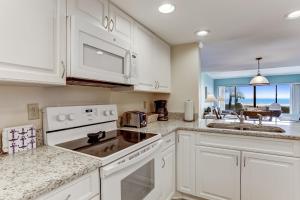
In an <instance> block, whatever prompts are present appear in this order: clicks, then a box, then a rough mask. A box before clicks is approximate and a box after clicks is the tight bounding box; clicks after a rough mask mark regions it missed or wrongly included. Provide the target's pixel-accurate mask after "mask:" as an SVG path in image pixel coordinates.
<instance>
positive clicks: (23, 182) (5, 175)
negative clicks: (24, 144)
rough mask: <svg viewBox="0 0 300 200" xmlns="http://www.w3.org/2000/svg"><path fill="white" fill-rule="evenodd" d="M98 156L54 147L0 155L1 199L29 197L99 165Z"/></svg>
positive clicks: (12, 199)
mask: <svg viewBox="0 0 300 200" xmlns="http://www.w3.org/2000/svg"><path fill="white" fill-rule="evenodd" d="M100 165H101V163H100V161H99V160H98V159H93V158H91V157H88V156H83V155H80V154H78V153H72V152H69V151H65V150H62V149H59V148H55V147H48V146H44V147H39V148H37V149H36V150H33V151H27V152H20V153H17V154H15V155H1V156H0V200H29V199H35V198H36V197H38V196H40V195H42V194H44V193H47V192H50V191H52V190H54V189H56V188H58V187H60V186H62V185H64V184H66V183H69V182H71V181H73V180H75V179H77V178H79V177H80V176H82V175H84V174H87V173H89V172H91V171H93V170H96V169H97V168H98V167H100Z"/></svg>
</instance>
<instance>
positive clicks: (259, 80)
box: [250, 57, 270, 86]
mask: <svg viewBox="0 0 300 200" xmlns="http://www.w3.org/2000/svg"><path fill="white" fill-rule="evenodd" d="M256 60H257V63H258V66H257V75H256V76H255V77H253V78H252V80H251V81H250V85H253V86H259V85H270V82H269V80H268V79H267V78H266V77H264V76H262V75H261V74H260V61H261V60H262V57H259V58H256Z"/></svg>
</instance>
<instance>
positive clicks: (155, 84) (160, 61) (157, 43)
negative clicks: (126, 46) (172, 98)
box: [133, 23, 171, 93]
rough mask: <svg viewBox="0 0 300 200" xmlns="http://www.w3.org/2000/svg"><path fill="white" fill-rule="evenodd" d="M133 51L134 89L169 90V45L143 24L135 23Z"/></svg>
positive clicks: (163, 91)
mask: <svg viewBox="0 0 300 200" xmlns="http://www.w3.org/2000/svg"><path fill="white" fill-rule="evenodd" d="M133 32H134V33H133V38H134V43H133V44H134V47H133V51H134V52H135V53H136V56H137V64H136V66H137V67H136V72H137V77H138V84H137V85H136V86H135V90H138V91H147V92H158V93H159V92H162V93H169V92H171V64H170V47H169V45H168V44H166V43H165V42H164V41H162V40H161V39H159V38H158V37H156V36H155V35H154V34H153V33H151V32H150V31H148V30H147V29H146V28H144V27H143V26H141V25H139V24H138V23H135V26H134V31H133Z"/></svg>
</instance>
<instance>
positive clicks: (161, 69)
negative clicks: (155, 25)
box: [0, 0, 171, 93]
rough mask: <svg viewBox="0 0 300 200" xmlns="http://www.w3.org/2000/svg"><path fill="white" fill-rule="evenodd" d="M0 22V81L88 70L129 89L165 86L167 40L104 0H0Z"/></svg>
mask: <svg viewBox="0 0 300 200" xmlns="http://www.w3.org/2000/svg"><path fill="white" fill-rule="evenodd" d="M0 26H1V31H0V44H1V45H0V81H2V82H20V83H35V84H49V85H65V84H66V76H67V77H73V78H82V79H87V74H89V76H88V77H90V79H92V80H97V81H106V82H113V83H118V84H126V85H134V87H133V88H134V90H135V91H144V92H155V93H169V92H170V91H171V65H170V47H169V45H168V44H167V43H165V42H164V41H163V40H161V39H160V38H158V37H157V36H156V35H155V34H153V33H152V32H151V31H149V30H148V29H147V28H145V27H144V26H142V25H140V24H139V23H138V22H137V21H135V20H134V19H133V18H131V17H130V16H129V15H127V14H126V13H125V12H123V11H122V10H121V9H119V8H118V7H117V6H116V5H114V4H113V3H110V1H109V0H44V1H40V0H27V1H26V2H23V1H18V0H9V1H1V6H0ZM76 31H77V32H76ZM104 41H105V42H106V43H105V45H104ZM107 49H108V50H109V51H106V50H107ZM105 52H107V53H105ZM111 52H114V53H113V55H116V56H113V55H111V54H109V53H111ZM83 55H85V57H84V56H83ZM86 57H88V58H89V59H85V58H86ZM103 57H105V58H106V57H107V59H101V58H103ZM89 61H91V62H89ZM103 62H104V64H103ZM115 62H117V65H116V64H115ZM120 63H121V64H120ZM122 63H123V64H122ZM99 65H101V66H105V67H107V70H106V71H108V72H107V73H102V71H105V70H102V71H101V73H100V72H99V71H100V70H101V69H99ZM125 65H126V66H125ZM116 68H117V69H116ZM95 72H96V73H95ZM116 74H117V75H116ZM90 75H91V76H90ZM111 77H113V78H111ZM123 79H126V80H125V81H123ZM120 80H121V81H120Z"/></svg>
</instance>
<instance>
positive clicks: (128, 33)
mask: <svg viewBox="0 0 300 200" xmlns="http://www.w3.org/2000/svg"><path fill="white" fill-rule="evenodd" d="M109 18H110V21H109V25H108V26H109V31H110V32H112V33H113V34H114V35H115V36H117V37H118V38H121V39H123V40H124V41H126V42H127V43H128V45H130V47H132V43H133V42H132V40H133V36H132V35H133V24H134V22H133V19H132V18H131V17H129V16H128V15H127V14H125V13H124V12H123V11H121V10H120V9H119V8H117V7H116V6H115V5H113V4H111V3H110V4H109Z"/></svg>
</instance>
